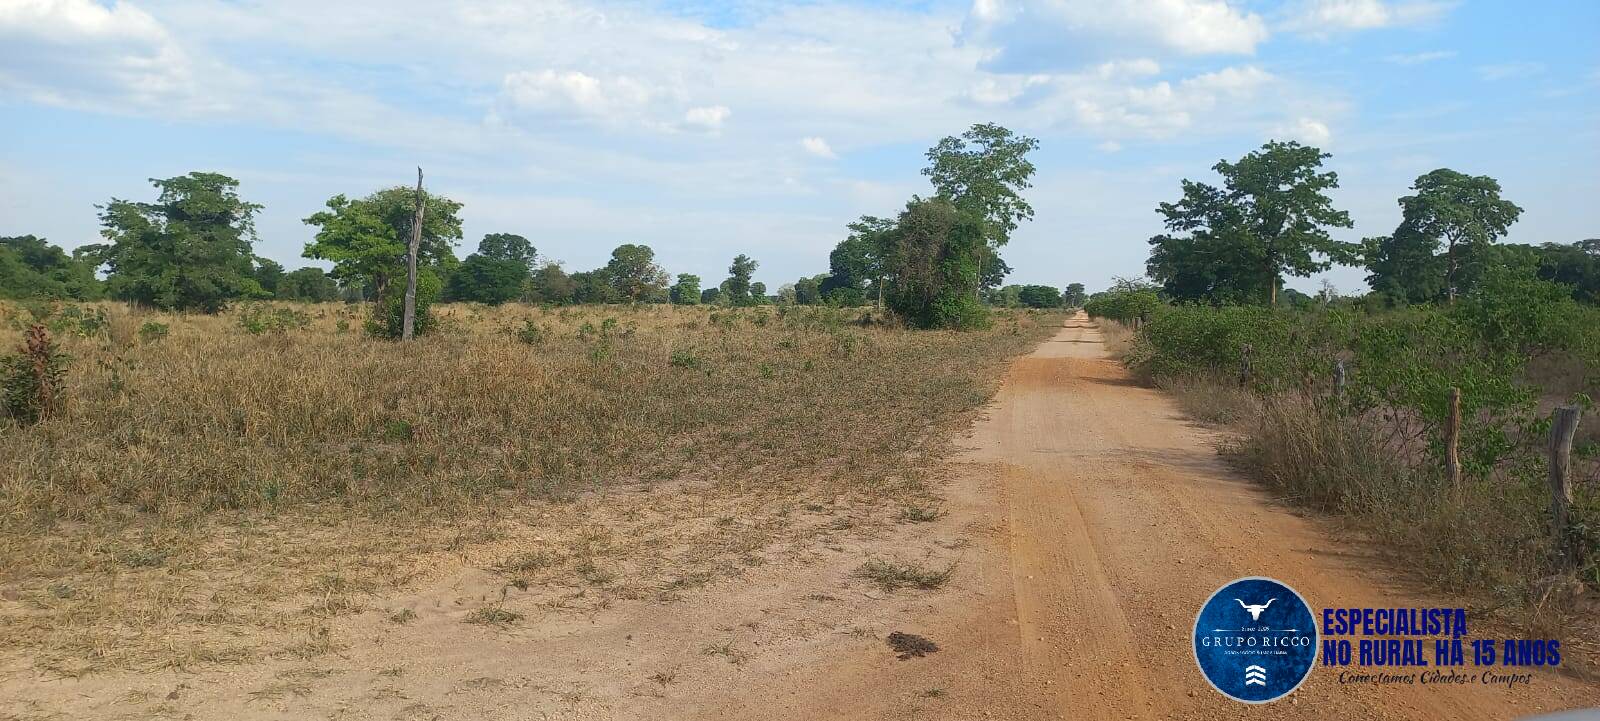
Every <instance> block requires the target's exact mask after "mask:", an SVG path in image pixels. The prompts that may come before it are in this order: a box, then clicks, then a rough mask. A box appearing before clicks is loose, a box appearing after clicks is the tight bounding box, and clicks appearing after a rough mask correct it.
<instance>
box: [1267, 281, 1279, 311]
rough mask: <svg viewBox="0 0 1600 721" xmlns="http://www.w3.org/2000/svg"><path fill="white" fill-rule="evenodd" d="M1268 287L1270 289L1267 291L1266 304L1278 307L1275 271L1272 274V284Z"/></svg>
mask: <svg viewBox="0 0 1600 721" xmlns="http://www.w3.org/2000/svg"><path fill="white" fill-rule="evenodd" d="M1268 288H1270V289H1271V290H1270V291H1269V292H1268V293H1267V305H1270V306H1272V307H1273V308H1276V307H1278V276H1277V274H1276V273H1274V274H1273V276H1272V284H1271V285H1270V286H1268Z"/></svg>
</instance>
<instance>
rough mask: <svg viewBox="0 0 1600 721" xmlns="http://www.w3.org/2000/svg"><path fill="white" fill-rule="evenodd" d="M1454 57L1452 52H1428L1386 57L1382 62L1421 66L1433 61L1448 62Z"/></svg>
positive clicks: (1454, 54)
mask: <svg viewBox="0 0 1600 721" xmlns="http://www.w3.org/2000/svg"><path fill="white" fill-rule="evenodd" d="M1455 56H1456V53H1455V51H1454V50H1430V51H1427V52H1420V53H1401V54H1395V55H1386V56H1384V58H1383V59H1384V62H1389V63H1394V64H1395V65H1421V64H1423V63H1431V62H1434V61H1435V60H1449V59H1450V58H1453V57H1455Z"/></svg>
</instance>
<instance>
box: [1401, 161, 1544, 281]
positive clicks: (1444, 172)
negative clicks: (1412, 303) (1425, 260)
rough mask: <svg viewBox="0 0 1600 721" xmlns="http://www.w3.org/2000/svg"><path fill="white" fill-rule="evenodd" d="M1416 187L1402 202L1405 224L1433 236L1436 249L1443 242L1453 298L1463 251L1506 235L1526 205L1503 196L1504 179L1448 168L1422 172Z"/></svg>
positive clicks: (1424, 234) (1417, 231)
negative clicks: (1501, 185)
mask: <svg viewBox="0 0 1600 721" xmlns="http://www.w3.org/2000/svg"><path fill="white" fill-rule="evenodd" d="M1411 189H1412V191H1414V192H1413V194H1412V195H1407V196H1405V197H1402V198H1400V201H1399V202H1400V213H1401V221H1400V224H1401V226H1402V227H1403V228H1411V229H1414V230H1415V231H1416V233H1417V234H1418V235H1419V237H1420V238H1422V239H1426V240H1431V241H1432V242H1433V246H1432V247H1433V248H1437V247H1438V243H1439V242H1440V241H1443V242H1444V244H1445V253H1444V276H1445V281H1444V290H1445V297H1446V298H1447V299H1448V300H1454V299H1455V297H1456V292H1457V291H1458V290H1459V289H1458V288H1457V277H1456V276H1457V273H1458V271H1459V270H1460V267H1461V261H1462V256H1463V254H1464V253H1467V254H1470V253H1471V252H1472V251H1474V250H1476V249H1478V248H1481V247H1482V246H1485V245H1488V244H1490V243H1493V242H1495V240H1496V239H1498V238H1499V237H1500V236H1503V235H1505V234H1506V229H1507V228H1509V227H1511V224H1512V223H1515V222H1517V218H1518V217H1519V216H1521V215H1522V208H1520V207H1518V206H1517V204H1516V203H1513V202H1511V201H1509V200H1504V199H1502V198H1501V197H1500V183H1499V181H1496V180H1495V179H1494V178H1491V177H1489V176H1487V175H1467V174H1465V173H1459V172H1456V171H1454V170H1451V169H1449V168H1440V169H1438V170H1435V171H1433V172H1430V173H1427V174H1425V175H1422V176H1419V177H1418V178H1417V180H1416V182H1414V183H1412V185H1411Z"/></svg>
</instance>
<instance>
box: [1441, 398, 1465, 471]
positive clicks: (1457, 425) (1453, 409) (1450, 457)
mask: <svg viewBox="0 0 1600 721" xmlns="http://www.w3.org/2000/svg"><path fill="white" fill-rule="evenodd" d="M1444 475H1445V477H1446V478H1447V479H1448V480H1449V482H1450V487H1451V488H1454V489H1460V488H1461V389H1460V388H1451V389H1450V417H1449V420H1447V421H1446V422H1445V427H1444Z"/></svg>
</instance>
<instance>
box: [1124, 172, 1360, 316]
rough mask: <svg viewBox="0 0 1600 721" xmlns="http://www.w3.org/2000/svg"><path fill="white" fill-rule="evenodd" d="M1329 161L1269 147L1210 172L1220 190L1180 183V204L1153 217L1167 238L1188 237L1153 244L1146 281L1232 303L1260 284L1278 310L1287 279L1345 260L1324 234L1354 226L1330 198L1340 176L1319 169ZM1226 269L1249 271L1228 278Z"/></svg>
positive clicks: (1341, 249) (1165, 207) (1340, 247)
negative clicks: (1161, 222)
mask: <svg viewBox="0 0 1600 721" xmlns="http://www.w3.org/2000/svg"><path fill="white" fill-rule="evenodd" d="M1329 157H1332V156H1330V155H1329V154H1327V153H1324V152H1322V151H1321V150H1319V149H1317V148H1314V147H1311V146H1307V145H1301V144H1300V143H1296V142H1292V141H1291V142H1280V141H1271V142H1268V143H1267V144H1265V145H1263V146H1261V149H1260V150H1256V151H1252V152H1250V153H1249V154H1247V155H1245V156H1244V157H1243V158H1240V159H1239V162H1237V163H1230V162H1228V161H1226V160H1223V161H1218V162H1217V164H1216V165H1215V166H1212V169H1213V170H1215V171H1216V172H1217V174H1218V175H1220V176H1222V181H1223V185H1222V187H1221V188H1218V187H1215V186H1212V185H1209V184H1206V183H1198V182H1194V181H1191V180H1187V179H1185V180H1184V181H1183V198H1182V199H1181V200H1179V201H1178V202H1176V203H1162V204H1161V205H1160V207H1159V208H1157V211H1156V212H1158V213H1160V214H1161V216H1162V217H1163V218H1164V219H1165V222H1166V226H1167V229H1168V230H1169V231H1172V232H1173V233H1188V234H1189V235H1188V236H1177V235H1158V236H1156V237H1154V238H1151V239H1150V244H1151V246H1152V258H1151V262H1150V264H1149V266H1150V267H1149V270H1150V272H1151V277H1153V278H1155V279H1156V280H1157V281H1159V282H1161V283H1162V284H1163V285H1174V286H1175V288H1169V289H1168V290H1169V292H1172V291H1173V290H1174V289H1177V290H1186V291H1192V290H1193V289H1197V288H1206V287H1210V288H1212V289H1213V290H1212V291H1211V292H1213V293H1218V294H1221V295H1225V296H1229V297H1232V298H1241V297H1250V296H1252V295H1254V291H1255V290H1256V289H1255V288H1254V287H1253V286H1255V285H1256V284H1258V283H1262V282H1264V283H1265V285H1266V288H1265V290H1266V296H1267V302H1268V303H1269V304H1272V305H1276V304H1277V302H1278V287H1279V285H1280V284H1281V279H1282V277H1283V276H1284V275H1292V276H1300V277H1306V276H1309V275H1311V274H1312V273H1315V272H1318V271H1322V270H1326V269H1327V268H1328V267H1329V266H1330V265H1331V262H1330V261H1329V260H1328V258H1337V259H1342V258H1345V257H1347V255H1348V249H1347V248H1346V247H1345V246H1343V245H1341V244H1339V243H1336V242H1335V241H1334V240H1333V238H1332V237H1330V236H1329V235H1328V228H1349V227H1351V226H1352V223H1351V222H1350V214H1349V213H1346V212H1344V211H1342V210H1338V209H1335V208H1334V207H1333V200H1332V199H1331V198H1329V197H1328V191H1330V190H1332V189H1334V188H1337V187H1339V176H1338V174H1337V173H1334V172H1332V171H1327V172H1323V171H1322V170H1321V168H1322V161H1323V160H1326V159H1327V158H1329ZM1219 259H1222V260H1220V261H1219ZM1223 262H1225V263H1228V264H1233V263H1250V264H1252V265H1254V268H1251V269H1248V270H1246V269H1237V270H1233V271H1228V270H1227V269H1226V268H1224V267H1223V266H1222V263H1223ZM1212 299H1214V300H1215V299H1217V298H1216V297H1215V296H1213V298H1212Z"/></svg>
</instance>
